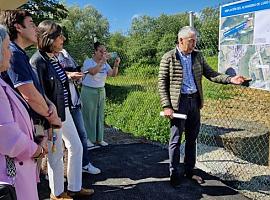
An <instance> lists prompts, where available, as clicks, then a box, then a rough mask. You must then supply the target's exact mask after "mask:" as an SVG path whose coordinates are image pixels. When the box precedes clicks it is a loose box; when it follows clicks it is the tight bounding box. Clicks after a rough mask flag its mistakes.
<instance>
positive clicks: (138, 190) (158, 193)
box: [39, 143, 247, 200]
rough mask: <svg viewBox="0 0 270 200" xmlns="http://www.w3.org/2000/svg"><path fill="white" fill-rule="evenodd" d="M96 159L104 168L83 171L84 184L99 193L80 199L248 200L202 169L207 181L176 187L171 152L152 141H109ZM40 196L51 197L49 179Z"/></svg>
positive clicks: (94, 152)
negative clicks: (171, 180)
mask: <svg viewBox="0 0 270 200" xmlns="http://www.w3.org/2000/svg"><path fill="white" fill-rule="evenodd" d="M90 156H91V158H92V162H93V163H94V165H95V166H97V167H99V168H100V169H101V170H102V173H101V174H99V175H89V174H86V173H84V174H83V185H84V187H87V188H89V187H92V188H94V189H95V194H94V195H93V196H92V197H91V198H80V200H84V199H85V200H86V199H93V200H127V199H128V200H170V199H172V200H176V199H177V200H179V199H183V200H198V199H207V200H209V199H213V200H214V199H217V200H219V199H220V200H221V199H222V200H229V199H230V200H232V199H233V200H246V199H247V198H245V197H243V196H242V195H240V194H239V193H237V192H236V191H234V190H232V189H230V188H229V187H227V186H226V185H224V184H223V183H221V182H220V181H219V180H218V179H217V178H215V177H213V176H210V175H208V174H206V173H204V172H203V171H201V170H198V174H199V175H201V176H202V177H203V178H204V179H205V181H206V183H204V184H203V185H198V184H196V183H194V182H192V181H190V180H188V179H185V178H183V180H182V184H181V185H180V187H178V188H172V187H171V186H170V184H169V178H168V175H169V173H168V153H167V150H165V149H164V148H162V147H159V146H155V145H152V144H141V143H140V144H122V145H109V146H108V147H104V148H99V149H95V150H92V151H90ZM39 192H40V199H41V200H43V199H48V197H49V190H48V183H47V181H42V183H41V184H40V185H39Z"/></svg>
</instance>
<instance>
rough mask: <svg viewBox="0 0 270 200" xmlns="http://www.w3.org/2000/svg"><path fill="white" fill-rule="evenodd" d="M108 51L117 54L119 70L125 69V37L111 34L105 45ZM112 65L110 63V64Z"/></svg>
mask: <svg viewBox="0 0 270 200" xmlns="http://www.w3.org/2000/svg"><path fill="white" fill-rule="evenodd" d="M107 48H108V51H114V52H117V54H118V56H120V58H121V67H120V70H122V69H123V68H125V67H126V64H127V54H126V49H127V48H128V47H127V37H126V36H124V35H122V34H121V33H119V32H116V33H112V34H111V35H110V37H109V40H108V43H107ZM110 64H112V63H110Z"/></svg>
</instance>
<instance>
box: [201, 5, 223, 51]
mask: <svg viewBox="0 0 270 200" xmlns="http://www.w3.org/2000/svg"><path fill="white" fill-rule="evenodd" d="M199 20H200V23H201V24H200V25H198V28H197V27H196V28H197V30H198V31H199V33H200V37H199V42H198V47H199V49H201V50H202V51H203V52H204V54H205V55H207V56H212V55H216V54H217V53H218V37H219V8H205V9H203V10H202V12H201V13H200V15H199Z"/></svg>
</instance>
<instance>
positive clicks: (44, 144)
mask: <svg viewBox="0 0 270 200" xmlns="http://www.w3.org/2000/svg"><path fill="white" fill-rule="evenodd" d="M39 145H40V146H42V147H43V150H44V153H45V154H47V153H48V136H47V135H46V134H45V136H44V137H43V139H42V141H41V143H40V144H39Z"/></svg>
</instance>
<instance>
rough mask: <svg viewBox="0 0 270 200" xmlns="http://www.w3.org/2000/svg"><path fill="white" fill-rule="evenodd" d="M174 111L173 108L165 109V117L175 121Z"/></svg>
mask: <svg viewBox="0 0 270 200" xmlns="http://www.w3.org/2000/svg"><path fill="white" fill-rule="evenodd" d="M173 113H174V111H173V109H171V108H164V116H165V117H167V118H170V119H173Z"/></svg>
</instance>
